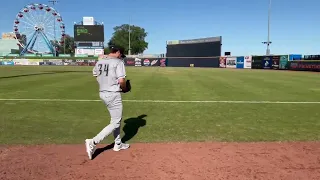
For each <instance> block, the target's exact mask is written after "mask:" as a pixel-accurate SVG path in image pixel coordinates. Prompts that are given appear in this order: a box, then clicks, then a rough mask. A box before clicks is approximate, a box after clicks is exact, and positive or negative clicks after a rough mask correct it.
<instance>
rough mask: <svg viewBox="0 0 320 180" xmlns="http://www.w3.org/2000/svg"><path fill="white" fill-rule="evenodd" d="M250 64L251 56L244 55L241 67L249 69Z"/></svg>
mask: <svg viewBox="0 0 320 180" xmlns="http://www.w3.org/2000/svg"><path fill="white" fill-rule="evenodd" d="M251 64H252V56H245V57H244V66H243V68H245V69H251Z"/></svg>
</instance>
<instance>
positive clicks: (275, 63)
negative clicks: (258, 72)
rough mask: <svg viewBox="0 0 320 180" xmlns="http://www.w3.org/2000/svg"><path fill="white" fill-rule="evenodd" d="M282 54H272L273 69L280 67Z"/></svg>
mask: <svg viewBox="0 0 320 180" xmlns="http://www.w3.org/2000/svg"><path fill="white" fill-rule="evenodd" d="M279 63H280V56H272V69H279Z"/></svg>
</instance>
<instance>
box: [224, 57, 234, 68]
mask: <svg viewBox="0 0 320 180" xmlns="http://www.w3.org/2000/svg"><path fill="white" fill-rule="evenodd" d="M226 67H227V68H237V58H236V57H227V59H226Z"/></svg>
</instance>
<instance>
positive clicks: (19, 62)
mask: <svg viewBox="0 0 320 180" xmlns="http://www.w3.org/2000/svg"><path fill="white" fill-rule="evenodd" d="M13 62H14V65H15V66H19V65H20V66H22V65H24V66H25V65H28V64H29V60H28V59H14V60H13Z"/></svg>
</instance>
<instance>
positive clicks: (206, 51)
mask: <svg viewBox="0 0 320 180" xmlns="http://www.w3.org/2000/svg"><path fill="white" fill-rule="evenodd" d="M166 56H167V57H214V56H221V37H211V38H201V39H190V40H175V41H168V42H167V54H166Z"/></svg>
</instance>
